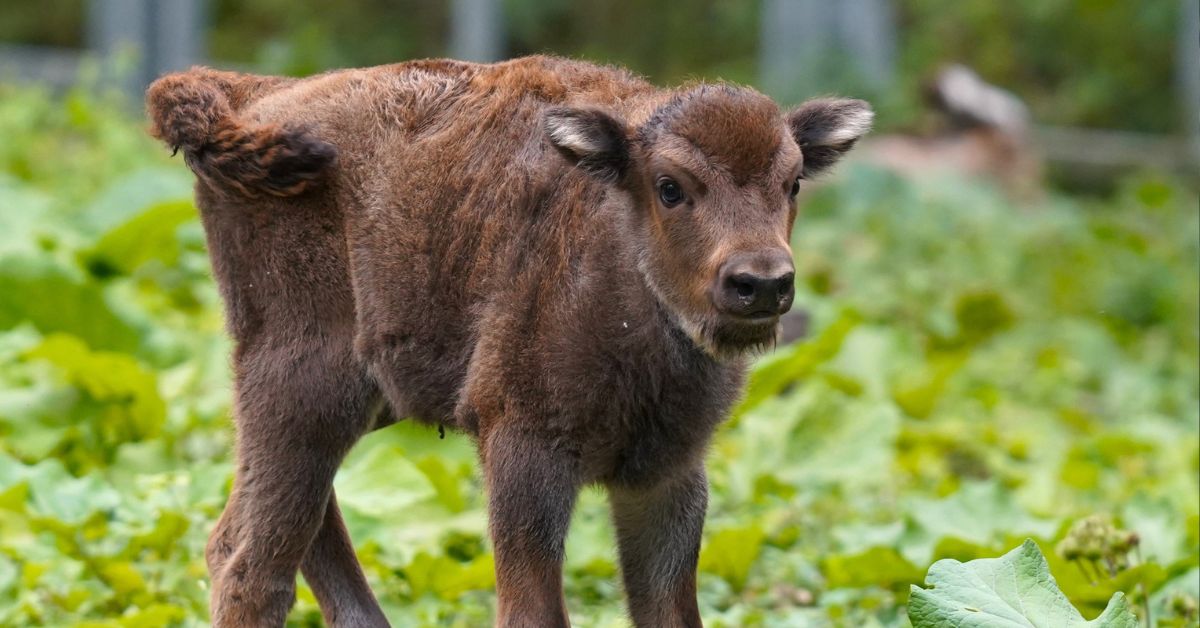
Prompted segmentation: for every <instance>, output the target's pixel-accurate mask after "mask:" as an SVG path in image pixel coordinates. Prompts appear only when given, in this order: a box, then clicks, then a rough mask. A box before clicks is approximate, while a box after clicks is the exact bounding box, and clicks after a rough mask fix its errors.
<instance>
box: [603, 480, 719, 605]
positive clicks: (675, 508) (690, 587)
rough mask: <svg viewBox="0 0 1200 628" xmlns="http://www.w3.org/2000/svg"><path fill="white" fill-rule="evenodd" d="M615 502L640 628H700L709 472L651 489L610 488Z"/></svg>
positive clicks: (628, 591) (620, 543)
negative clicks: (699, 566) (699, 571)
mask: <svg viewBox="0 0 1200 628" xmlns="http://www.w3.org/2000/svg"><path fill="white" fill-rule="evenodd" d="M609 499H610V501H611V503H612V512H613V522H614V524H615V526H616V529H617V542H618V546H619V550H620V555H621V572H622V576H623V577H624V580H625V592H626V594H627V595H628V597H629V615H630V617H631V618H632V619H633V623H634V625H636V626H638V627H639V628H648V627H655V628H660V627H661V628H682V627H688V628H691V627H697V628H698V627H699V626H700V625H701V622H700V611H699V609H698V608H697V606H696V563H697V560H698V558H699V555H700V533H701V531H702V529H703V527H704V514H705V509H706V508H707V505H708V483H707V480H706V478H705V475H704V470H703V468H700V469H696V470H693V471H691V472H689V473H688V474H686V475H685V476H683V477H680V478H673V479H671V480H669V481H665V482H663V483H662V484H660V485H658V486H655V487H652V488H649V489H644V490H632V489H628V488H621V487H610V488H609Z"/></svg>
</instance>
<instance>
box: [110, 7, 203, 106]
mask: <svg viewBox="0 0 1200 628" xmlns="http://www.w3.org/2000/svg"><path fill="white" fill-rule="evenodd" d="M205 5H206V0H157V1H156V0H90V2H89V3H88V44H89V47H90V48H91V49H92V50H94V51H95V52H97V53H99V55H100V56H101V57H102V58H103V60H104V64H105V79H104V80H105V81H106V82H108V83H109V84H117V85H119V86H120V88H121V90H122V91H123V92H125V93H126V94H127V95H128V96H129V98H130V102H133V103H140V102H141V100H142V92H143V91H144V90H145V89H146V86H147V85H149V84H150V82H151V81H153V80H154V79H155V78H157V77H158V76H159V75H161V74H163V73H165V72H170V71H173V70H184V69H187V68H188V66H190V65H192V64H194V63H197V62H198V61H200V59H201V58H202V57H203V53H204V45H203V39H204V17H205V8H206V7H205Z"/></svg>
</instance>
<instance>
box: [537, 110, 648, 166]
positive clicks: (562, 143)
mask: <svg viewBox="0 0 1200 628" xmlns="http://www.w3.org/2000/svg"><path fill="white" fill-rule="evenodd" d="M542 125H543V128H544V129H545V131H546V137H547V138H549V140H550V143H551V144H552V145H553V146H554V147H555V148H556V149H558V152H560V153H562V155H563V157H565V158H566V159H567V161H570V162H571V163H573V164H576V165H577V166H579V167H580V168H581V169H582V170H584V171H586V172H587V173H588V174H591V175H592V176H594V177H597V178H599V179H602V180H606V181H616V180H617V179H620V178H621V176H622V175H623V174H625V169H626V168H628V167H629V141H628V139H627V137H626V132H625V125H624V124H622V123H621V122H620V121H618V120H617V119H616V118H614V117H613V116H611V115H609V114H608V113H605V112H604V111H601V110H599V109H574V108H569V107H556V108H554V109H550V110H548V111H547V112H546V115H545V117H544V118H543V123H542Z"/></svg>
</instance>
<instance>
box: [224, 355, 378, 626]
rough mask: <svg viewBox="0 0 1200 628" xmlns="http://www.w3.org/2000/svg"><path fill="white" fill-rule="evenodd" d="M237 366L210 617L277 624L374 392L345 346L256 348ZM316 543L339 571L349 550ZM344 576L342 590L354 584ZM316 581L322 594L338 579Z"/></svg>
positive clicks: (244, 623)
mask: <svg viewBox="0 0 1200 628" xmlns="http://www.w3.org/2000/svg"><path fill="white" fill-rule="evenodd" d="M297 347H303V348H297ZM237 366H238V368H237V373H238V377H237V379H238V402H237V415H236V421H237V428H238V452H237V458H238V467H237V479H236V481H235V485H234V494H233V495H232V496H231V497H230V504H229V505H228V506H227V507H226V513H225V514H223V515H222V517H221V521H220V522H219V523H218V525H217V528H216V530H214V532H213V536H212V540H211V541H210V543H209V548H208V554H207V557H208V561H209V564H210V569H211V570H212V571H211V576H212V583H213V590H212V619H213V625H214V626H216V627H226V626H228V627H233V626H237V627H259V626H261V627H277V626H282V625H283V623H284V620H285V618H286V616H287V613H288V610H289V609H290V608H291V606H292V603H293V602H294V599H295V588H296V572H297V570H298V569H299V568H300V566H301V562H302V561H303V560H304V558H305V555H306V554H307V553H308V552H309V548H310V546H311V545H312V544H313V542H314V539H318V538H322V537H319V536H318V533H319V531H320V530H321V528H322V522H323V520H326V519H328V517H329V515H328V512H327V511H328V508H327V506H328V504H330V501H331V497H332V482H333V476H334V473H335V472H336V470H337V467H338V464H339V463H340V462H341V460H342V458H343V457H344V456H345V454H346V452H347V451H348V450H349V449H350V447H351V445H353V444H354V442H355V441H356V440H357V439H358V438H359V436H361V435H362V433H363V432H364V431H365V430H366V429H367V427H368V423H369V421H370V419H371V416H370V415H371V412H370V411H371V409H372V405H373V404H374V403H375V401H376V397H377V395H378V393H377V392H376V391H375V389H374V387H373V386H372V385H370V384H369V383H368V382H367V380H366V378H365V377H364V376H362V375H361V374H360V371H359V370H358V369H357V368H356V367H355V365H354V363H353V359H352V357H351V356H350V354H349V346H348V343H347V346H346V348H345V349H344V350H339V349H333V348H331V347H330V345H327V344H325V343H324V342H322V341H321V340H313V341H312V342H310V343H308V344H303V343H296V344H292V345H288V346H284V347H273V348H265V347H260V348H258V349H256V350H252V351H249V352H246V353H243V354H241V355H239V360H238V364H237ZM333 512H334V517H335V518H336V516H337V512H336V510H334V511H333ZM333 530H335V531H333V532H330V535H331V536H332V537H333V538H334V540H335V541H336V540H337V536H338V535H339V534H340V532H338V531H336V530H337V528H334V529H333ZM322 541H323V542H322V544H321V545H319V546H318V547H317V548H316V551H318V552H320V553H321V554H322V555H328V554H330V552H332V553H333V555H335V556H339V555H340V559H341V562H340V563H339V566H340V567H342V568H344V566H345V560H346V559H347V558H352V554H351V555H350V556H349V557H347V556H345V555H344V554H342V553H341V550H340V549H339V548H338V547H337V546H336V544H335V545H331V544H330V543H329V542H328V539H322ZM355 567H356V571H357V565H355ZM329 573H330V575H331V576H332V574H333V573H334V572H329ZM322 575H325V574H324V572H322ZM357 575H358V576H359V578H361V573H360V572H359V573H357ZM342 576H343V577H342V580H341V583H340V584H343V585H345V584H348V583H351V582H353V580H354V579H353V577H351V578H349V579H347V578H346V577H345V574H342ZM317 580H318V582H319V584H318V585H316V586H317V587H323V590H326V591H328V590H331V589H333V588H335V587H336V586H337V585H336V584H335V583H337V582H338V581H337V579H336V578H333V577H328V578H325V579H324V580H322V577H321V576H318V578H317ZM351 586H352V585H351ZM339 601H340V600H339Z"/></svg>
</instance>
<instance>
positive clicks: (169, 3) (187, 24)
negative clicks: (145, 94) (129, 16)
mask: <svg viewBox="0 0 1200 628" xmlns="http://www.w3.org/2000/svg"><path fill="white" fill-rule="evenodd" d="M206 17H207V16H206V15H205V2H204V0H165V1H163V0H160V1H159V2H153V1H152V2H151V4H150V21H149V24H150V30H151V32H150V34H149V37H148V39H149V43H150V52H149V54H148V55H147V59H146V62H147V63H146V70H147V76H146V80H147V84H149V81H152V80H154V79H155V78H158V77H159V76H161V75H162V74H165V73H167V72H174V71H178V70H186V69H187V68H189V67H191V66H192V65H193V64H195V63H197V62H199V61H200V60H201V59H202V58H203V57H204V32H205V28H204V27H205V24H206V21H207V20H206Z"/></svg>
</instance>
